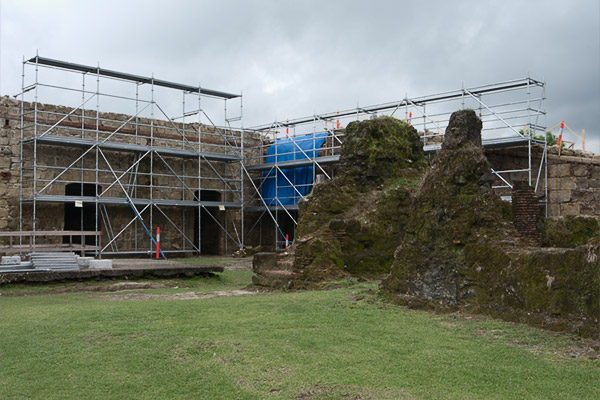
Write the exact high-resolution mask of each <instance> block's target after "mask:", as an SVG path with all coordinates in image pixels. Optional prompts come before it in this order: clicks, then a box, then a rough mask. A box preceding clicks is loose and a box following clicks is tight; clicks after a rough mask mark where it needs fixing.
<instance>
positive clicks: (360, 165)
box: [340, 116, 425, 188]
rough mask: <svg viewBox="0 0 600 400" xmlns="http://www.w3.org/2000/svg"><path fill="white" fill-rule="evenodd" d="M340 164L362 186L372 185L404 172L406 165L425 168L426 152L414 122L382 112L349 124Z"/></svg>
mask: <svg viewBox="0 0 600 400" xmlns="http://www.w3.org/2000/svg"><path fill="white" fill-rule="evenodd" d="M340 164H341V169H340V170H341V171H342V173H343V174H344V175H345V176H348V177H352V178H353V179H355V180H357V181H359V184H358V185H357V186H358V187H359V188H371V187H374V186H377V185H380V184H381V183H384V182H387V181H389V180H394V179H397V178H398V177H402V176H404V174H405V172H406V170H407V168H413V169H418V170H421V169H423V167H424V166H425V155H424V153H423V146H422V144H421V141H420V139H419V134H418V133H417V130H416V129H415V128H414V127H413V126H411V125H409V124H407V123H406V122H404V121H400V120H398V119H396V118H393V117H387V116H383V117H378V118H374V119H370V120H365V121H355V122H351V123H350V124H348V126H347V127H346V135H345V137H344V143H343V144H342V155H341V157H340Z"/></svg>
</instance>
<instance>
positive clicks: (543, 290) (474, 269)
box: [382, 110, 600, 337]
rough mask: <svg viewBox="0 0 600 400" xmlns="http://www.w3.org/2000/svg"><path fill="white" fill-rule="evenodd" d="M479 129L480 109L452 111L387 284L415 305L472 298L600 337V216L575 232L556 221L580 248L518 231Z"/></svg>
mask: <svg viewBox="0 0 600 400" xmlns="http://www.w3.org/2000/svg"><path fill="white" fill-rule="evenodd" d="M480 130H481V122H480V121H479V118H477V116H476V114H475V113H474V112H473V111H469V110H463V111H459V112H456V113H454V114H453V115H452V117H451V119H450V124H449V126H448V129H447V130H446V135H445V140H444V143H443V146H442V150H440V152H438V154H437V155H436V158H435V159H434V162H433V166H432V168H431V169H430V170H429V171H428V173H427V175H426V176H425V178H424V180H423V184H422V185H421V187H420V189H419V191H418V192H417V193H416V195H415V197H414V201H413V207H412V210H411V212H410V218H409V221H408V224H407V229H406V232H405V235H404V238H403V240H402V244H401V245H400V246H399V247H398V248H397V250H396V253H395V260H394V262H393V264H392V267H391V271H390V274H389V275H388V276H387V277H386V279H385V280H384V281H383V284H382V288H383V289H384V291H385V292H386V293H387V294H388V296H389V297H390V298H392V299H394V300H395V301H397V302H399V303H403V304H407V305H410V306H417V307H434V308H441V309H454V308H466V309H467V310H470V311H475V312H483V313H487V314H490V315H493V316H497V317H502V318H505V319H510V320H518V321H524V322H528V323H532V324H535V325H538V326H544V327H548V328H553V329H560V330H570V331H574V332H578V333H581V334H585V335H589V336H594V337H598V336H599V335H600V325H599V323H600V245H599V240H598V237H597V232H598V230H597V225H596V228H594V226H593V223H589V222H587V223H586V224H584V223H581V224H579V225H578V226H581V229H578V230H577V231H576V232H574V233H572V234H571V235H570V234H569V232H567V231H568V230H569V229H568V228H567V227H566V226H565V224H553V225H552V226H554V227H556V229H555V230H554V232H556V230H559V231H561V237H563V238H569V237H572V236H575V239H571V240H567V243H568V244H569V246H565V247H571V248H541V247H538V246H537V244H538V243H537V242H538V240H535V238H534V239H532V238H531V235H525V236H524V235H522V234H520V233H519V232H517V231H516V229H515V227H514V225H513V224H512V223H511V209H510V207H509V206H508V205H507V203H504V202H502V201H501V200H500V199H499V198H498V196H497V195H496V194H495V193H493V191H492V190H491V187H490V185H491V176H490V174H489V171H490V166H489V164H488V162H487V159H486V158H485V157H484V155H483V152H482V149H481V139H480V133H479V132H480ZM571 227H572V226H571ZM594 234H595V235H596V237H595V238H594ZM547 236H548V235H547ZM554 237H555V236H554ZM590 238H591V239H590ZM546 240H547V241H551V240H552V239H550V237H547V239H546ZM557 241H558V240H557V239H554V242H555V243H556V242H557ZM584 243H585V245H584V246H579V247H576V244H584ZM571 244H575V246H572V245H571ZM572 247H574V248H572Z"/></svg>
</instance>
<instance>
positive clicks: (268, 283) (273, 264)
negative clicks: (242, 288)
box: [252, 252, 296, 288]
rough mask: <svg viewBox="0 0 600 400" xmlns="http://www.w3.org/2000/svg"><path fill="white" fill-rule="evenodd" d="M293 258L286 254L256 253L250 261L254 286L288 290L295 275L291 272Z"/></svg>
mask: <svg viewBox="0 0 600 400" xmlns="http://www.w3.org/2000/svg"><path fill="white" fill-rule="evenodd" d="M293 266H294V257H293V256H292V255H290V254H288V253H287V252H286V253H279V254H278V253H257V254H255V255H254V258H253V260H252V270H253V271H254V276H253V277H252V283H254V284H255V285H256V286H265V287H270V288H289V287H291V285H292V281H293V280H294V278H295V276H296V274H295V273H294V271H293Z"/></svg>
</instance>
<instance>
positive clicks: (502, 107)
mask: <svg viewBox="0 0 600 400" xmlns="http://www.w3.org/2000/svg"><path fill="white" fill-rule="evenodd" d="M545 86H546V85H545V82H542V81H538V80H535V79H532V78H530V77H527V78H522V79H516V80H511V81H505V82H500V83H494V84H488V85H483V86H477V87H471V88H464V87H463V88H461V89H458V90H453V91H448V92H443V93H437V94H433V95H427V96H421V97H412V98H409V97H408V95H406V96H405V97H404V99H402V100H400V101H395V102H390V103H383V104H378V105H372V106H366V107H360V106H357V107H356V108H352V109H346V110H342V111H335V112H330V113H326V114H319V115H312V116H309V117H303V118H296V119H291V120H285V121H275V122H273V123H270V124H265V125H261V126H256V127H253V129H254V130H255V131H257V132H260V133H261V135H260V142H259V144H258V146H256V147H254V148H253V149H252V153H250V154H249V155H247V156H246V160H245V163H244V171H245V174H246V176H247V177H248V178H249V180H250V182H252V185H253V189H254V192H253V193H252V195H249V196H248V198H247V199H246V202H245V203H244V211H245V212H246V213H254V215H255V217H254V218H252V220H253V221H254V224H253V225H252V226H250V227H249V229H248V234H251V233H252V231H253V230H254V229H255V228H256V229H258V230H259V231H260V236H261V239H260V240H261V242H264V241H263V240H262V235H263V232H264V230H263V229H262V225H263V224H266V225H270V227H269V228H267V229H272V231H273V233H272V235H274V236H275V247H276V248H277V249H279V250H281V249H283V248H284V247H285V246H287V245H288V244H289V242H290V241H289V240H288V239H289V237H290V236H292V237H293V234H294V232H293V227H294V226H295V225H297V215H298V214H297V210H298V201H299V200H300V199H301V198H302V197H304V196H303V195H301V194H300V192H301V191H300V190H298V187H296V186H295V185H294V180H293V179H291V178H290V176H291V175H290V171H293V170H294V169H296V168H305V167H307V166H310V167H312V174H313V179H312V182H313V183H316V182H319V181H321V180H323V179H329V178H332V177H333V175H334V173H335V169H336V165H337V163H338V161H339V158H340V154H341V145H342V142H343V138H344V129H343V127H345V126H346V125H347V124H348V123H349V122H351V121H357V120H363V119H368V118H373V117H376V116H380V115H389V116H393V117H396V118H401V119H404V120H405V121H407V122H408V123H410V124H412V125H413V126H414V127H415V128H416V129H417V130H418V131H419V134H420V135H421V138H422V141H423V148H424V150H425V152H426V153H432V152H435V151H436V150H438V149H440V148H441V143H442V141H443V135H444V131H445V129H446V127H447V125H448V123H449V120H450V116H451V114H452V112H454V111H456V110H457V109H465V108H471V109H474V110H476V111H477V113H478V115H479V117H480V118H481V120H482V122H483V129H482V143H483V146H484V147H485V148H486V149H490V148H492V149H493V148H502V147H518V148H525V149H527V165H526V166H523V167H521V168H513V169H506V170H494V169H492V173H493V174H494V176H495V178H496V182H495V184H494V186H493V187H494V188H495V189H498V190H499V191H500V194H501V195H502V197H503V199H505V200H510V190H511V189H512V187H513V185H514V182H515V181H516V180H524V181H526V182H527V183H528V184H529V185H530V186H534V187H535V191H536V192H537V193H541V197H542V198H543V199H542V200H541V201H542V203H544V205H545V207H546V210H547V144H546V142H545V137H546V135H545V134H544V133H545V116H546V112H545V110H544V107H545V99H546V94H545ZM318 132H325V133H326V134H327V139H326V141H325V144H324V145H323V146H322V147H320V148H319V149H318V151H313V152H310V154H308V153H306V152H304V151H303V150H302V149H300V147H299V146H296V147H295V148H294V149H293V150H291V153H292V154H285V155H286V156H287V157H284V159H286V161H279V157H277V156H276V157H272V158H271V161H272V162H266V158H265V157H266V154H267V151H268V150H267V149H268V148H270V147H272V146H275V145H276V143H277V142H278V141H279V140H281V139H282V138H288V139H290V138H291V140H306V138H307V137H308V138H310V137H311V135H312V137H314V135H315V134H316V133H318ZM536 137H541V138H542V139H541V140H539V139H536ZM535 144H538V145H540V146H542V147H543V151H542V154H541V156H536V155H534V154H533V153H534V152H533V149H532V145H535ZM536 148H537V147H536ZM536 157H537V158H539V159H538V160H535V158H536ZM289 159H291V160H289ZM538 163H539V164H538ZM273 175H274V177H273ZM268 179H271V180H273V179H275V186H276V187H291V188H292V191H293V193H294V196H295V197H296V198H295V199H294V202H292V204H290V203H289V202H284V201H281V200H282V199H280V198H278V197H277V196H275V198H274V199H273V198H268V199H266V198H265V196H264V193H263V187H264V185H265V182H266V181H267V180H268ZM288 192H289V191H288ZM275 193H277V191H276V192H275ZM546 213H547V211H546ZM282 220H283V221H287V227H286V229H282V226H281V225H282V223H281V221H282ZM272 235H271V236H272Z"/></svg>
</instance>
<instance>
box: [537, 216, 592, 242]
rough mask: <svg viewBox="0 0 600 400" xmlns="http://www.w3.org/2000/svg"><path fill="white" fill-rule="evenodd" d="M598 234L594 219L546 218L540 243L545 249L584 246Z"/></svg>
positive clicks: (576, 217) (573, 217) (572, 217)
mask: <svg viewBox="0 0 600 400" xmlns="http://www.w3.org/2000/svg"><path fill="white" fill-rule="evenodd" d="M599 234H600V226H599V225H598V220H597V219H596V218H594V217H584V216H568V217H554V218H547V219H546V220H545V221H544V223H543V228H542V243H543V245H544V246H546V247H570V248H574V247H577V246H581V245H584V244H586V243H587V242H588V240H590V239H591V238H593V237H598V235H599Z"/></svg>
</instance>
